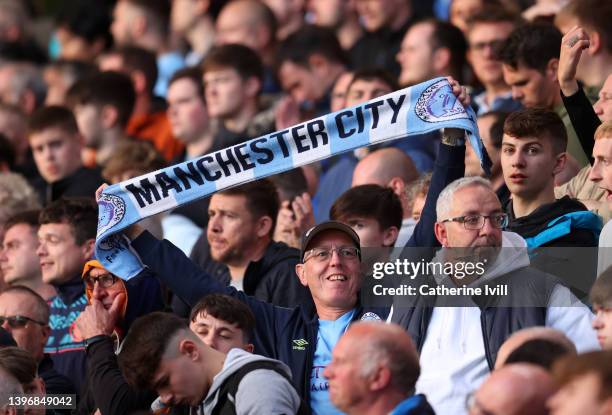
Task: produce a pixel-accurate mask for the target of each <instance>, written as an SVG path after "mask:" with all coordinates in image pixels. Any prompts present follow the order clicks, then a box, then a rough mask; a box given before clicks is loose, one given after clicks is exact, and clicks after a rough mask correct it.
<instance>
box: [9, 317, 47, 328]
mask: <svg viewBox="0 0 612 415" xmlns="http://www.w3.org/2000/svg"><path fill="white" fill-rule="evenodd" d="M5 321H6V322H8V325H9V327H10V328H12V329H20V328H22V327H25V326H26V325H27V324H28V322H29V321H31V322H32V323H36V324H40V325H41V326H46V325H47V323H43V322H42V321H37V320H34V319H33V318H30V317H26V316H10V317H3V316H0V326H2V325H4V322H5Z"/></svg>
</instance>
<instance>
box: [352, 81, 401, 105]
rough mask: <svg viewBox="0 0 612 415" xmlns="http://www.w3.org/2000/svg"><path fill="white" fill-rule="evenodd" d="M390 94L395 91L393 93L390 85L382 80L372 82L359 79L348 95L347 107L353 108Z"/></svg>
mask: <svg viewBox="0 0 612 415" xmlns="http://www.w3.org/2000/svg"><path fill="white" fill-rule="evenodd" d="M390 92H393V91H391V88H390V87H389V85H387V83H386V82H384V81H381V80H380V79H373V80H371V81H366V80H364V79H359V80H357V81H355V82H353V83H352V84H351V86H350V88H349V89H348V91H347V93H346V106H347V107H352V106H353V105H358V104H361V103H363V102H367V101H369V100H371V99H374V98H378V97H380V96H382V95H385V94H388V93H390Z"/></svg>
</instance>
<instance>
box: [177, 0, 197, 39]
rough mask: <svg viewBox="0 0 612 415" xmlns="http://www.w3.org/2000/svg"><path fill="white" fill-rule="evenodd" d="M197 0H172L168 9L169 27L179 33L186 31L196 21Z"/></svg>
mask: <svg viewBox="0 0 612 415" xmlns="http://www.w3.org/2000/svg"><path fill="white" fill-rule="evenodd" d="M197 6H198V1H197V0H172V10H171V11H170V27H171V28H172V31H173V32H175V33H179V34H185V33H186V32H188V31H189V30H190V29H191V28H192V27H194V26H195V24H196V23H197V21H198V18H199V17H200V16H199V13H198V11H199V10H198V8H197Z"/></svg>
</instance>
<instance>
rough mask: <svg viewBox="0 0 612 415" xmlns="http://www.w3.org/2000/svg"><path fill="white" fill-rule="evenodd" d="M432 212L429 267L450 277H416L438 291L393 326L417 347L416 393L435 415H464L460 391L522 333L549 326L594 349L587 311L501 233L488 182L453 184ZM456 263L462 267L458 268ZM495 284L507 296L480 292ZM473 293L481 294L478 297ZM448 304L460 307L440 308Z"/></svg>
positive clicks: (513, 237)
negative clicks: (433, 242)
mask: <svg viewBox="0 0 612 415" xmlns="http://www.w3.org/2000/svg"><path fill="white" fill-rule="evenodd" d="M436 211H437V223H436V225H435V233H436V237H437V238H438V240H439V241H440V243H441V244H442V247H443V249H442V250H441V251H440V252H439V253H438V254H437V255H436V257H435V258H434V259H433V260H432V264H436V263H441V264H443V265H444V266H445V268H446V267H447V266H449V265H452V267H451V268H450V272H449V273H448V274H446V273H437V274H436V273H435V267H434V268H433V270H434V272H433V273H434V275H431V274H429V275H427V274H425V273H421V274H420V275H416V278H415V281H417V282H419V283H421V284H424V286H425V287H435V289H436V290H437V292H436V293H434V294H433V295H432V294H430V293H426V294H427V295H423V293H422V291H421V290H422V288H423V286H421V287H419V295H417V296H416V297H415V298H412V299H411V301H413V300H414V301H415V303H414V305H413V306H412V307H409V308H403V309H396V310H394V312H393V321H395V322H399V323H400V324H401V325H403V326H404V327H406V328H407V329H408V331H409V333H411V334H412V336H413V338H414V339H415V342H416V344H417V345H418V347H419V352H420V356H421V368H422V374H421V377H420V378H419V381H418V383H417V391H418V392H422V393H425V394H426V395H427V397H428V399H429V400H430V401H431V403H432V406H433V407H434V409H435V410H436V412H438V413H444V414H446V413H452V414H461V413H465V412H464V411H465V405H464V399H463V394H462V392H465V394H467V393H468V392H470V390H469V389H467V385H471V386H472V387H474V386H476V387H477V386H478V385H479V384H480V383H481V382H482V381H483V380H484V378H485V376H486V375H487V373H488V372H489V371H490V370H492V369H493V364H494V362H495V359H496V356H497V353H498V350H499V348H500V346H501V344H502V343H503V342H504V341H505V340H506V339H507V338H508V337H509V336H510V335H511V334H512V333H513V332H514V331H517V330H519V329H521V328H525V327H531V326H548V327H553V328H556V329H559V330H561V331H562V332H564V333H565V334H566V335H567V336H568V337H569V338H570V339H571V340H572V341H573V342H574V343H575V344H576V348H577V349H578V351H579V352H580V351H584V350H589V349H591V350H592V349H596V348H597V342H596V339H595V335H594V334H593V332H592V330H591V329H590V320H591V319H592V314H591V312H590V311H589V310H588V309H587V308H586V307H585V306H583V305H582V304H580V303H579V302H578V300H577V299H576V298H575V297H573V296H572V295H571V293H570V292H569V290H568V289H567V288H566V287H564V286H562V285H559V284H558V282H557V279H556V278H554V277H553V276H551V275H550V274H545V273H543V272H541V271H538V270H536V269H533V268H531V267H529V257H528V255H527V249H526V244H525V241H524V240H523V239H522V238H521V237H519V236H518V235H517V234H515V233H511V232H502V228H503V227H504V226H505V224H506V223H507V216H506V214H505V213H503V211H502V207H501V203H500V202H499V199H498V198H497V196H496V194H495V192H494V190H493V189H492V187H491V184H490V183H489V182H488V181H487V180H485V179H482V178H480V177H468V178H462V179H459V180H456V181H454V182H453V183H451V184H450V185H448V186H447V187H446V189H444V190H443V191H442V193H441V194H440V196H439V198H438V201H437V206H436ZM457 248H460V249H457ZM499 248H504V249H499ZM460 262H463V266H464V268H458V264H459V263H460ZM466 263H467V265H470V264H469V263H471V265H473V266H478V264H479V263H480V264H481V265H482V272H478V273H476V272H474V273H472V275H469V276H468V275H466V274H461V273H460V271H461V270H465V269H467V268H466ZM497 284H501V285H502V287H505V290H506V291H504V292H499V291H498V292H497V293H494V292H487V291H486V288H485V285H487V286H488V287H497V286H498V285H497ZM457 288H461V289H462V290H463V291H458V293H459V295H452V294H451V295H446V296H444V297H442V296H441V295H442V294H437V293H438V292H442V293H444V292H449V291H450V289H457ZM476 288H480V289H481V290H483V291H482V292H481V293H480V294H478V292H477V291H474V289H476ZM468 289H469V290H468ZM461 292H463V293H466V295H460V294H461ZM449 301H452V302H453V303H454V304H455V305H460V307H440V306H439V305H440V304H445V305H448V302H449ZM399 304H400V303H398V302H396V305H397V306H398V307H399ZM564 306H571V308H567V307H564ZM464 388H465V390H463V391H462V389H464Z"/></svg>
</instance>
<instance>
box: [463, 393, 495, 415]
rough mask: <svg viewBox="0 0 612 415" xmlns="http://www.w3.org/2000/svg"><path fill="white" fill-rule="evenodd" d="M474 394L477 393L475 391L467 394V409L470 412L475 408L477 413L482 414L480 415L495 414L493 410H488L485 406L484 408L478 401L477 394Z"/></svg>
mask: <svg viewBox="0 0 612 415" xmlns="http://www.w3.org/2000/svg"><path fill="white" fill-rule="evenodd" d="M474 395H475V393H474V392H470V393H469V394H468V395H467V396H466V399H465V409H466V410H467V411H468V412H470V411H472V410H474V411H475V412H476V413H477V414H480V415H495V414H494V413H493V412H491V411H487V410H486V409H485V408H483V407H482V405H481V403H480V402H478V399H476V396H474Z"/></svg>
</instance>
